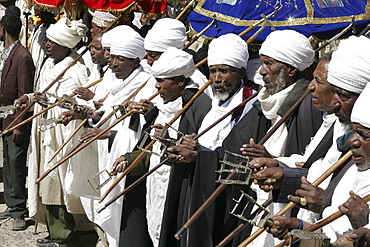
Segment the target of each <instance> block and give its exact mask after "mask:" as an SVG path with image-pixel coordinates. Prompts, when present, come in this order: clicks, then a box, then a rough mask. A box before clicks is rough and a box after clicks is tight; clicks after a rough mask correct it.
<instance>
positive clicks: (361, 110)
mask: <svg viewBox="0 0 370 247" xmlns="http://www.w3.org/2000/svg"><path fill="white" fill-rule="evenodd" d="M369 99H370V84H367V85H366V86H365V89H364V91H363V92H362V93H361V94H360V96H359V97H358V99H357V100H356V102H355V104H354V106H353V109H352V113H351V121H352V123H359V124H361V125H363V126H365V127H366V128H370V107H369Z"/></svg>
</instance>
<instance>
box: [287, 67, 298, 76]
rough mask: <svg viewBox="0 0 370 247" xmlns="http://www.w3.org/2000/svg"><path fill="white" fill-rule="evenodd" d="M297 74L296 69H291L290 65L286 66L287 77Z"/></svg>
mask: <svg viewBox="0 0 370 247" xmlns="http://www.w3.org/2000/svg"><path fill="white" fill-rule="evenodd" d="M298 73H299V70H298V68H295V67H293V66H291V65H289V66H288V76H290V77H294V76H295V75H296V74H298Z"/></svg>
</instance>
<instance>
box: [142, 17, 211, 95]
mask: <svg viewBox="0 0 370 247" xmlns="http://www.w3.org/2000/svg"><path fill="white" fill-rule="evenodd" d="M186 40H187V35H186V28H185V26H184V24H183V23H182V22H181V21H179V20H175V19H171V18H163V19H160V20H158V21H157V22H156V23H155V24H154V25H153V27H152V29H150V30H149V32H148V34H147V35H146V37H145V41H144V47H145V50H146V53H147V55H146V59H144V60H143V61H142V62H141V64H142V65H143V67H144V69H145V70H146V71H147V72H150V71H151V70H150V67H151V66H152V65H153V63H154V61H156V60H157V59H158V58H159V57H160V56H161V54H162V53H163V52H164V51H165V50H167V48H169V47H175V48H177V49H182V48H183V46H184V45H185V42H186ZM191 79H192V80H193V82H194V84H195V86H197V87H201V86H203V85H204V84H205V83H206V82H207V78H206V77H205V76H204V75H203V74H202V73H201V72H200V71H199V70H198V69H195V71H194V73H193V75H192V76H191ZM206 94H208V95H209V96H211V95H212V91H211V90H210V89H209V88H207V90H206Z"/></svg>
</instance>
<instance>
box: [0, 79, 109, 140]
mask: <svg viewBox="0 0 370 247" xmlns="http://www.w3.org/2000/svg"><path fill="white" fill-rule="evenodd" d="M102 80H103V78H100V79H99V80H96V81H94V82H92V83H91V84H89V85H87V86H86V87H84V88H90V87H92V86H95V85H96V84H98V83H99V82H101V81H102ZM75 95H76V94H74V93H72V94H70V95H69V97H73V96H75ZM64 101H66V99H64V98H63V99H61V100H60V101H59V102H57V103H54V104H52V105H50V106H48V107H46V108H45V109H42V110H41V111H40V112H38V113H36V114H34V115H32V116H31V117H29V118H27V119H25V120H23V121H22V122H20V123H18V124H17V125H15V126H13V127H10V128H9V126H11V125H12V124H9V126H8V127H7V128H6V129H4V131H3V132H2V133H1V134H0V136H3V135H5V134H7V133H9V132H11V131H13V130H15V129H16V128H19V127H20V126H22V125H24V124H26V123H28V122H30V121H32V120H33V119H34V118H36V117H38V116H40V115H42V114H44V113H45V112H47V111H48V110H50V109H52V108H54V107H55V106H57V105H58V103H62V102H64ZM32 105H33V103H32V104H29V105H28V106H27V107H28V109H29V108H31V107H30V106H32ZM26 109H27V108H26ZM27 111H28V110H27ZM13 122H14V121H13Z"/></svg>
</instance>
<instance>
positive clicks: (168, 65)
mask: <svg viewBox="0 0 370 247" xmlns="http://www.w3.org/2000/svg"><path fill="white" fill-rule="evenodd" d="M194 69H195V66H194V62H193V59H192V56H191V55H190V54H188V53H186V52H184V51H182V50H180V49H177V48H174V47H170V48H168V49H167V50H166V51H165V52H164V53H163V54H162V55H161V57H160V58H159V59H158V60H157V61H155V62H154V64H153V67H152V74H153V75H154V76H155V78H156V80H157V83H156V86H155V87H156V89H157V90H158V92H159V95H160V97H161V98H160V99H159V100H158V101H157V102H156V106H155V107H154V108H152V109H151V110H150V111H148V112H147V114H146V115H145V117H146V119H147V125H148V127H149V128H148V132H151V134H152V135H156V136H159V135H160V133H161V131H162V130H163V128H164V127H163V126H165V124H166V123H168V122H169V121H170V120H171V119H172V118H173V117H174V116H175V115H176V114H177V113H178V111H180V110H181V109H182V107H183V106H184V105H185V104H186V103H187V102H188V101H189V100H190V99H191V98H192V97H193V95H194V94H195V93H196V92H197V89H196V88H187V85H188V84H189V83H191V79H190V78H189V77H190V76H191V75H192V73H193V72H194ZM210 107H211V100H210V99H209V97H208V96H207V95H205V94H204V93H202V94H201V95H200V96H199V97H198V98H197V99H196V100H195V101H194V102H193V103H192V105H191V106H190V107H189V108H188V109H187V110H186V111H185V112H184V113H183V115H182V116H181V117H180V118H178V119H177V120H176V121H175V122H174V123H173V124H172V127H173V128H174V129H176V130H179V131H180V132H181V133H184V134H190V133H197V132H198V130H199V127H200V125H201V122H202V120H203V118H204V116H205V115H206V113H207V112H208V111H209V109H210ZM150 126H151V128H152V129H151V130H150ZM165 138H173V139H178V138H179V134H178V132H176V131H174V130H173V129H172V128H171V129H168V135H167V136H166V137H165ZM160 150H161V145H160V143H158V142H156V143H155V144H154V145H153V152H156V153H160ZM137 152H141V151H140V150H138V151H134V152H132V153H128V154H126V155H124V156H121V157H120V158H119V159H118V160H117V161H116V162H115V167H114V169H115V170H116V171H122V168H120V167H118V164H119V163H120V162H122V161H124V160H128V161H130V162H131V161H132V160H133V159H134V157H136V155H135V154H137ZM123 154H124V153H122V155H123ZM144 160H145V164H146V170H147V169H152V168H153V167H154V166H156V165H157V164H158V163H159V162H160V157H159V156H157V155H151V156H150V157H149V154H148V158H144ZM148 167H149V168H148ZM193 169H194V163H192V164H183V163H181V162H176V163H172V166H169V165H164V166H162V167H160V168H159V169H158V170H156V171H155V172H154V173H153V174H151V175H150V176H149V177H148V178H147V181H146V186H145V183H142V184H141V185H139V186H138V187H136V188H134V189H133V190H131V191H130V192H128V193H127V194H126V195H125V200H126V201H125V204H124V208H123V209H124V211H123V216H122V219H123V220H124V221H125V222H122V224H123V223H125V225H124V227H121V236H120V244H121V245H124V243H130V245H132V246H139V247H140V246H143V247H144V246H151V245H152V244H153V245H154V246H159V245H160V246H163V245H165V246H174V243H172V244H166V243H167V239H170V238H171V239H173V234H174V231H175V230H176V229H177V226H178V225H179V224H182V223H183V222H182V220H179V219H181V218H182V217H184V215H183V214H184V212H187V206H188V204H187V203H182V202H185V201H189V200H190V199H191V195H190V194H189V193H190V191H191V181H192V177H193V171H194V170H193ZM144 170H145V169H144ZM133 172H134V171H133ZM133 172H131V174H132V173H133ZM135 173H136V174H135ZM134 174H135V176H134V177H129V178H128V181H130V183H131V182H132V181H135V179H136V178H138V175H141V174H142V173H141V174H140V173H137V172H134ZM145 191H146V193H145ZM186 215H187V214H186ZM146 225H147V228H146V227H144V228H143V226H146ZM173 240H175V239H173ZM175 241H176V240H175ZM172 242H174V241H172Z"/></svg>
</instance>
